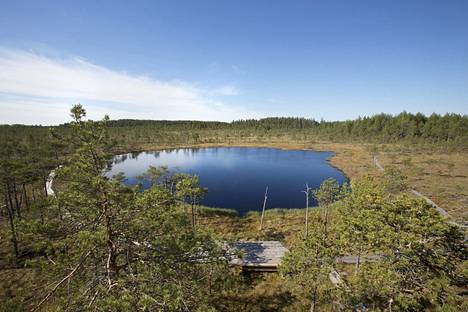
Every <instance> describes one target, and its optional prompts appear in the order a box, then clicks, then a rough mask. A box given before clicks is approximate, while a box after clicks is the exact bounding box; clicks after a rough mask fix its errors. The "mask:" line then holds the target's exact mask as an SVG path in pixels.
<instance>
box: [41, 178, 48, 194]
mask: <svg viewBox="0 0 468 312" xmlns="http://www.w3.org/2000/svg"><path fill="white" fill-rule="evenodd" d="M42 180H43V182H44V195H45V197H47V180H46V179H45V178H42Z"/></svg>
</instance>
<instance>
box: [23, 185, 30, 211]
mask: <svg viewBox="0 0 468 312" xmlns="http://www.w3.org/2000/svg"><path fill="white" fill-rule="evenodd" d="M23 194H24V200H25V202H26V208H29V198H28V193H27V192H26V184H25V183H23Z"/></svg>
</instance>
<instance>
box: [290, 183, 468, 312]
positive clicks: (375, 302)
mask: <svg viewBox="0 0 468 312" xmlns="http://www.w3.org/2000/svg"><path fill="white" fill-rule="evenodd" d="M326 184H327V185H328V186H330V185H332V183H330V182H327V183H326ZM323 189H328V187H325V186H324V188H323ZM332 189H333V190H336V187H333V188H332ZM352 190H353V191H352V192H350V193H347V194H346V196H345V197H344V198H343V199H342V200H341V201H339V202H337V203H336V204H335V205H337V207H338V208H337V210H336V212H335V215H334V218H333V219H332V221H333V222H332V223H331V224H330V228H331V230H330V231H329V232H327V231H323V230H321V229H322V228H323V226H322V224H323V222H324V219H323V218H321V217H319V218H318V219H317V220H315V221H314V226H313V227H312V228H313V230H314V232H313V233H311V235H309V236H308V237H307V238H305V240H303V241H300V242H299V243H298V244H296V245H295V246H293V248H292V250H291V253H290V254H289V255H288V256H287V257H286V258H285V261H284V262H283V268H282V272H283V274H285V275H286V276H289V277H291V279H292V280H293V281H294V282H295V283H296V284H297V285H298V286H300V288H301V289H302V290H303V291H304V293H305V296H306V297H307V298H311V301H312V306H315V304H318V305H319V306H320V307H322V308H323V307H325V306H327V305H330V304H333V303H335V304H338V306H340V307H341V308H342V309H345V310H352V309H356V308H358V307H366V308H367V310H370V311H388V310H389V309H391V308H393V309H394V310H397V311H423V310H441V311H442V310H446V311H451V310H456V308H457V307H458V306H459V305H460V304H461V302H462V298H461V297H460V296H458V295H457V293H456V286H457V285H460V284H463V281H466V274H465V273H463V272H465V271H466V270H464V269H463V264H464V263H466V254H467V250H466V245H465V241H464V234H463V232H461V231H460V229H459V228H458V227H455V226H453V225H451V224H449V223H447V222H445V220H444V219H443V218H442V217H441V216H440V215H439V214H438V212H437V211H436V210H435V209H434V208H433V207H432V206H430V205H428V204H427V203H426V202H425V201H423V200H420V199H415V198H411V197H409V196H408V195H405V194H403V195H397V196H396V195H391V196H390V195H388V193H387V192H386V191H385V186H384V185H381V184H380V183H379V181H378V180H376V179H375V178H371V177H364V178H362V179H358V180H355V181H353V183H352ZM328 194H333V192H329V193H328ZM325 198H329V197H325ZM347 255H352V256H354V260H355V268H354V270H353V271H352V272H350V271H349V270H347V271H348V274H341V277H340V278H339V282H337V283H336V287H331V286H330V285H331V283H330V281H329V280H328V278H329V277H330V276H329V274H330V273H331V272H333V271H334V270H338V267H339V265H338V264H337V263H336V262H335V259H336V257H337V256H347ZM335 281H336V279H335ZM314 302H315V304H314Z"/></svg>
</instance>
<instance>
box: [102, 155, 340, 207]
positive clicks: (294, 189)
mask: <svg viewBox="0 0 468 312" xmlns="http://www.w3.org/2000/svg"><path fill="white" fill-rule="evenodd" d="M332 155H333V154H332V153H331V152H313V151H292V150H281V149H275V148H243V147H222V148H196V149H195V148H187V149H175V150H165V151H157V152H144V153H133V154H124V155H119V156H115V158H114V164H113V166H112V170H111V172H110V173H109V175H111V176H112V175H114V174H116V173H118V172H123V173H125V176H126V177H127V180H126V181H125V182H126V183H127V184H130V185H134V184H137V183H138V182H140V181H138V180H137V179H136V177H137V176H138V175H140V174H142V173H144V172H145V171H146V170H147V169H148V167H149V166H161V165H166V166H168V167H169V169H170V170H172V171H178V172H186V173H191V174H196V175H198V176H199V177H200V182H201V184H202V186H204V187H207V188H208V194H207V195H206V196H205V198H204V199H203V200H202V204H203V205H206V206H211V207H221V208H233V209H236V210H237V211H238V212H239V214H241V215H243V214H245V213H246V212H248V211H252V210H257V211H258V210H260V211H261V209H262V205H263V198H264V194H265V188H266V186H268V200H267V209H271V208H302V207H304V205H305V195H304V194H303V193H301V190H303V189H304V188H305V184H306V183H308V184H309V187H312V188H318V187H319V186H320V184H321V183H322V181H324V180H326V179H327V178H334V179H336V180H337V181H338V182H339V183H340V184H341V183H343V182H344V181H346V177H345V176H344V175H343V174H342V172H341V171H339V170H337V169H336V168H334V167H332V166H330V164H329V163H328V162H327V159H328V158H329V157H330V156H332ZM143 185H144V186H145V187H148V185H149V184H148V183H147V182H144V183H143ZM315 204H316V203H315V202H313V201H311V205H315Z"/></svg>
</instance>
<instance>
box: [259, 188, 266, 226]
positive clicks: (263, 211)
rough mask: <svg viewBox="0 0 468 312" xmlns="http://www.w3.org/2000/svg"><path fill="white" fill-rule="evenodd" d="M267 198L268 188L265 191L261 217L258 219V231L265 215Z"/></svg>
mask: <svg viewBox="0 0 468 312" xmlns="http://www.w3.org/2000/svg"><path fill="white" fill-rule="evenodd" d="M267 198H268V186H267V187H266V189H265V199H264V200H263V209H262V217H261V218H260V230H261V229H262V228H263V217H264V215H265V206H266V201H267Z"/></svg>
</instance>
